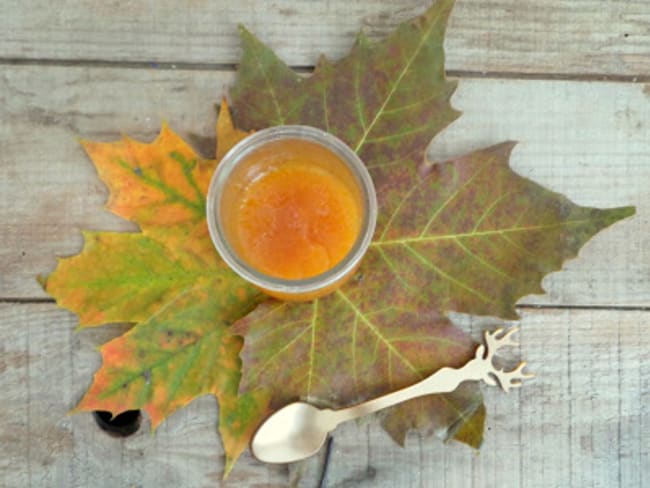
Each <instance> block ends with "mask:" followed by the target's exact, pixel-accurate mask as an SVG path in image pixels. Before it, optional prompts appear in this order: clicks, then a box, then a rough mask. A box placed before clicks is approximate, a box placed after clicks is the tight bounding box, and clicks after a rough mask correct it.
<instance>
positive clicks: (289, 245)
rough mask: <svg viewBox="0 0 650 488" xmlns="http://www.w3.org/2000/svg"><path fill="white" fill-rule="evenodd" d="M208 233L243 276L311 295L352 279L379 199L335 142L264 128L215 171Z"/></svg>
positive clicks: (284, 291)
mask: <svg viewBox="0 0 650 488" xmlns="http://www.w3.org/2000/svg"><path fill="white" fill-rule="evenodd" d="M207 219H208V227H209V229H210V236H211V237H212V240H213V242H214V244H215V247H216V248H217V250H218V251H219V254H220V255H221V257H222V258H223V259H224V261H225V262H226V263H227V264H228V265H229V266H230V267H231V268H232V269H233V270H234V271H235V272H236V273H237V274H239V275H240V276H241V277H242V278H244V279H246V280H247V281H249V282H250V283H253V284H254V285H256V286H258V287H259V288H261V289H262V290H263V291H264V292H266V293H267V294H269V295H271V296H274V297H276V298H279V299H282V300H303V301H306V300H312V299H314V298H316V297H320V296H323V295H326V294H328V293H330V292H332V291H334V290H335V289H336V288H338V287H339V286H340V285H342V284H343V283H344V282H345V281H346V280H347V279H349V278H350V277H351V275H352V274H353V273H354V271H355V270H356V269H357V267H358V265H359V263H360V261H361V258H362V257H363V255H364V254H365V252H366V250H367V248H368V245H369V244H370V241H371V239H372V235H373V232H374V230H375V222H376V219H377V199H376V196H375V189H374V186H373V183H372V179H371V177H370V175H369V174H368V171H367V170H366V168H365V166H364V165H363V163H362V162H361V160H360V159H359V158H358V156H357V155H356V153H355V152H354V151H352V149H350V148H349V147H348V146H347V145H345V144H344V143H343V142H342V141H341V140H339V139H337V138H336V137H334V136H333V135H331V134H329V133H327V132H324V131H322V130H318V129H315V128H312V127H307V126H296V125H291V126H278V127H273V128H270V129H264V130H261V131H259V132H256V133H254V134H253V135H251V136H249V137H247V138H246V139H244V140H243V141H241V142H240V143H239V144H237V145H236V146H235V147H233V148H232V149H231V150H230V151H229V152H228V153H227V154H226V155H225V156H224V158H223V160H222V161H221V162H220V163H219V165H218V166H217V170H216V171H215V173H214V175H213V176H212V181H211V182H210V188H209V190H208V199H207Z"/></svg>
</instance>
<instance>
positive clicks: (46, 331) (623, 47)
mask: <svg viewBox="0 0 650 488" xmlns="http://www.w3.org/2000/svg"><path fill="white" fill-rule="evenodd" d="M428 3H429V2H428V1H423V0H404V1H401V2H399V4H398V3H397V2H393V3H392V4H391V3H390V2H382V1H380V0H346V1H343V0H329V1H327V2H318V1H307V0H297V1H295V0H294V1H290V2H289V1H275V2H255V1H254V0H238V1H236V2H235V1H225V0H215V1H206V0H192V1H189V0H188V1H187V2H184V3H179V2H173V1H170V0H162V1H154V0H139V1H137V2H118V1H113V2H105V1H98V0H84V1H81V2H45V1H44V0H27V1H24V2H17V1H11V0H10V1H9V2H5V4H3V5H2V9H1V13H0V392H1V393H0V486H2V487H5V486H6V487H8V488H13V487H17V488H18V487H20V488H23V487H39V488H40V487H50V486H52V487H62V486H65V487H87V486H93V487H95V486H97V487H100V488H101V487H114V486H129V487H131V486H137V487H159V486H181V487H186V486H187V487H192V488H193V487H204V486H206V487H207V486H219V485H220V476H221V472H222V466H223V464H222V457H221V456H222V449H221V446H220V444H219V441H218V438H217V435H216V431H215V428H216V418H217V411H216V408H217V407H216V402H215V401H214V400H213V399H211V398H208V397H204V398H201V399H198V400H196V401H195V402H193V403H192V404H191V405H190V406H189V407H188V408H186V409H183V410H181V411H179V412H178V413H176V414H175V415H174V416H172V418H171V419H169V420H168V421H167V422H165V423H164V424H163V425H162V426H161V427H160V428H159V429H158V431H157V432H156V433H155V435H153V436H151V435H150V434H149V433H148V432H147V425H146V424H145V426H144V428H142V429H141V430H140V431H139V432H138V433H137V434H135V435H133V436H131V437H129V438H127V439H122V440H116V439H114V438H111V437H109V436H107V435H106V434H105V433H103V432H101V431H100V430H99V429H98V428H97V426H96V425H95V423H94V421H93V420H92V418H91V417H90V415H87V414H82V415H76V416H67V415H66V412H67V411H68V410H69V409H70V408H72V407H73V406H74V404H75V403H76V402H77V401H78V399H79V397H80V395H81V394H82V392H83V391H84V390H85V388H86V387H87V386H88V384H89V383H90V381H91V377H92V372H93V371H94V370H95V369H96V367H97V366H98V365H99V355H98V353H97V352H96V351H95V350H94V346H95V345H98V344H100V343H102V342H104V341H106V340H108V339H110V338H111V337H114V335H115V334H117V332H118V330H119V328H117V327H107V328H99V329H96V330H91V331H83V332H81V333H76V334H75V333H73V332H72V331H73V328H74V325H75V323H76V321H75V318H74V317H73V316H72V315H70V314H68V313H67V312H65V311H61V310H57V309H56V308H55V306H54V305H53V304H52V303H36V301H38V300H43V299H45V298H46V296H45V295H44V294H43V292H42V291H41V290H40V288H39V287H38V285H37V284H36V282H35V280H34V276H35V275H36V274H38V273H47V272H49V271H51V270H52V269H53V267H54V265H55V262H54V256H56V255H69V254H74V253H76V252H78V250H79V249H80V246H81V237H80V233H79V231H80V230H81V229H86V228H89V229H112V230H128V229H132V227H131V226H130V225H129V224H127V223H125V222H123V221H120V220H119V219H118V218H116V217H114V216H112V215H111V214H109V213H107V212H104V211H103V210H101V207H102V204H103V202H104V200H105V198H106V192H105V189H104V187H103V185H102V184H101V182H100V181H99V180H98V179H97V177H96V174H95V172H94V170H93V169H92V166H91V164H90V162H89V161H88V160H87V158H86V157H85V155H84V154H83V152H82V151H81V149H80V148H79V146H78V144H77V142H76V140H75V139H76V137H85V138H91V139H98V140H105V141H108V140H111V139H114V138H116V137H118V136H119V135H120V133H121V132H124V133H128V134H130V135H132V136H136V137H139V138H142V139H151V138H152V137H153V136H154V135H155V133H156V131H157V130H158V128H159V126H160V122H161V120H162V119H166V120H168V121H169V122H170V123H171V125H172V127H174V128H175V129H177V130H178V131H179V132H180V133H181V134H182V135H184V136H186V137H188V138H190V140H192V141H194V143H195V145H196V147H197V148H198V149H200V150H201V151H202V152H203V153H204V154H206V155H210V152H211V148H212V147H213V146H214V137H213V132H214V131H213V129H214V122H215V109H214V102H215V101H217V100H218V98H219V97H220V96H221V94H222V93H224V90H225V87H226V86H227V85H228V84H230V83H231V82H232V80H233V79H234V73H233V71H232V69H231V68H232V67H231V64H232V63H235V62H236V61H237V59H238V56H239V44H238V42H239V41H238V38H237V34H236V24H237V23H238V22H241V23H244V24H246V25H247V26H248V27H249V28H251V29H252V30H253V31H254V32H255V33H257V34H258V35H259V36H260V37H261V38H262V39H263V40H265V41H267V42H268V43H270V44H271V45H272V46H273V47H275V48H276V49H277V50H278V52H279V54H280V55H281V56H282V57H283V58H284V59H285V60H286V61H287V62H288V63H290V64H292V65H298V66H310V65H312V64H313V62H314V60H315V59H316V58H317V56H318V54H320V53H321V52H325V53H326V54H327V55H328V56H330V57H333V58H336V57H338V56H340V55H342V54H343V53H344V52H345V51H346V49H347V48H348V47H349V45H350V44H351V43H352V41H353V38H354V35H355V32H356V31H357V30H358V28H359V26H362V27H363V28H364V29H365V30H366V31H367V32H368V33H369V34H370V36H371V37H375V38H376V37H380V36H382V35H384V34H386V33H387V32H388V31H390V30H391V29H392V28H393V26H394V25H396V23H398V22H399V21H401V20H403V19H405V18H408V17H411V16H412V15H415V14H417V13H419V12H420V11H422V10H423V9H424V8H425V6H426V5H427V4H428ZM446 47H447V51H448V68H449V69H450V70H452V72H454V71H455V72H456V73H457V74H460V75H461V82H460V86H459V89H458V92H457V94H456V95H455V97H454V99H453V103H454V105H455V106H456V107H457V108H459V109H461V110H463V111H464V112H465V115H464V117H462V118H461V119H460V120H459V121H458V122H456V123H455V124H454V125H452V126H451V127H450V128H449V129H448V130H447V131H445V132H444V133H443V134H442V135H441V136H440V137H439V138H438V139H437V140H436V141H434V143H433V144H432V147H431V156H432V157H433V158H436V159H439V158H443V157H446V156H451V155H456V154H458V153H461V152H465V151H468V150H471V149H474V148H477V147H480V146H486V145H489V144H493V143H495V142H499V141H502V140H506V139H516V140H519V141H521V144H520V145H519V146H518V147H517V149H516V150H515V153H514V155H513V160H512V164H513V167H514V168H515V169H516V170H517V171H518V172H520V173H521V174H523V175H525V176H527V177H530V178H532V179H534V180H536V181H538V182H540V183H542V184H544V185H546V186H549V187H551V188H553V189H554V190H557V191H560V192H562V193H565V194H567V195H568V196H569V197H571V198H572V199H573V200H575V201H577V202H578V203H581V204H584V205H595V206H602V207H609V206H619V205H630V204H632V205H637V209H638V213H637V215H636V216H635V217H633V218H631V219H628V220H626V221H624V222H621V223H619V224H617V225H615V226H613V227H612V228H611V229H608V230H607V231H605V232H603V233H601V234H599V235H598V236H597V237H596V238H595V239H593V240H592V241H591V242H590V243H589V244H588V245H587V246H586V247H585V248H584V249H583V251H582V252H581V254H580V257H579V258H578V259H576V260H573V261H571V262H569V263H567V264H566V266H565V270H564V271H563V272H561V273H556V274H553V275H551V276H550V277H548V278H547V279H545V281H544V286H545V288H546V290H547V291H548V293H547V294H546V295H543V296H536V297H526V298H524V299H523V300H522V303H523V304H525V305H527V306H525V307H523V308H522V309H521V312H522V314H523V321H522V328H523V333H522V334H523V335H522V337H521V342H522V347H521V350H520V351H519V352H520V354H521V356H522V357H524V358H525V359H527V360H528V361H529V363H530V368H531V369H532V370H534V371H535V372H536V373H537V375H538V378H537V379H536V380H535V381H534V383H531V384H529V385H528V386H527V387H526V388H524V389H522V390H521V391H518V392H515V393H511V394H510V395H504V394H502V393H500V392H498V391H496V390H495V389H488V390H487V391H486V396H487V406H488V415H489V416H488V426H489V430H488V431H487V435H486V441H485V444H484V447H483V449H482V451H481V454H480V455H477V454H475V453H473V452H471V451H469V450H468V449H466V448H464V447H463V446H460V445H455V444H452V445H449V446H446V447H443V446H441V445H440V443H439V442H438V441H436V440H426V439H420V438H419V437H417V436H412V437H410V438H409V439H408V443H407V447H406V449H401V448H399V447H397V446H395V445H394V444H392V442H390V440H389V439H388V437H387V436H386V435H385V434H383V433H382V431H381V430H380V429H379V427H378V425H377V424H376V421H374V420H373V421H369V422H366V423H362V424H360V425H356V424H352V425H346V426H344V427H343V428H342V429H340V430H339V431H337V433H336V435H335V438H334V443H333V450H332V456H331V462H330V465H329V469H328V472H327V478H326V480H325V483H324V486H330V487H333V486H337V487H344V486H369V487H370V486H373V487H374V486H386V487H389V486H390V487H392V486H406V487H409V486H414V487H415V486H418V487H425V486H449V487H454V488H455V487H464V486H467V487H469V486H477V487H479V486H480V487H495V488H496V487H540V488H541V487H544V488H546V487H566V486H576V487H607V488H609V487H625V488H628V487H633V488H636V487H638V488H641V487H644V486H646V485H647V482H648V481H647V480H648V479H650V410H649V409H650V407H649V405H650V347H649V346H650V340H649V339H648V336H647V334H645V331H646V328H647V324H648V323H650V311H648V306H649V305H650V253H649V252H648V249H649V248H650V191H649V190H648V189H649V188H650V128H649V125H648V124H649V123H650V87H649V86H648V85H645V86H644V85H643V84H642V83H639V84H637V83H634V80H635V79H636V80H637V81H640V82H648V81H650V3H648V2H647V0H627V1H618V0H611V1H607V2H604V1H602V0H537V1H533V0H498V1H492V0H490V1H484V0H458V4H457V7H456V9H455V11H454V13H453V15H452V18H451V21H450V26H449V36H448V40H447V43H446ZM175 65H176V66H180V67H182V68H183V69H174V66H175ZM155 66H160V67H161V68H162V69H156V68H155ZM217 67H218V68H219V69H213V68H217ZM482 72H489V73H491V74H492V75H491V77H487V78H486V77H482ZM603 75H606V76H608V77H610V78H613V79H616V80H619V81H620V80H624V81H626V82H625V83H612V82H607V83H603V82H590V81H588V80H593V79H597V78H598V79H599V78H602V77H603ZM558 76H560V77H567V78H570V79H568V80H565V81H558V80H556V81H551V80H550V79H552V78H557V77H558ZM537 78H539V79H537ZM3 302H4V303H3ZM535 305H542V306H544V307H547V308H543V309H536V308H531V307H532V306H535ZM548 307H550V308H548ZM458 320H460V321H461V323H462V324H463V326H464V327H467V328H468V330H471V331H472V332H473V333H474V334H475V336H476V337H478V335H479V331H480V329H481V327H482V326H484V325H489V324H490V323H491V322H490V321H489V320H478V319H475V320H469V319H467V318H466V317H458ZM321 461H322V458H314V459H313V460H310V461H309V462H306V463H304V464H299V465H295V466H290V467H289V468H287V467H269V466H264V465H261V464H259V463H257V462H255V461H254V460H253V459H251V458H250V456H249V455H246V456H244V457H243V458H242V459H241V461H240V462H239V464H238V466H237V467H236V468H235V470H234V472H233V474H232V475H231V478H230V481H229V482H228V483H226V484H225V485H226V486H260V487H262V486H286V485H287V484H293V485H297V486H300V487H312V486H316V485H317V483H318V479H319V475H320V469H321Z"/></svg>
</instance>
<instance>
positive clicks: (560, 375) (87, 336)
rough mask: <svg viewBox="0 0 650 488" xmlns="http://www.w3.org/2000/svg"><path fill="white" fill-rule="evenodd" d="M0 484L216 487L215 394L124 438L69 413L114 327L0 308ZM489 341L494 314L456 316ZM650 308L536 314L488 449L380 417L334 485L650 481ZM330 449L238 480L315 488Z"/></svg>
mask: <svg viewBox="0 0 650 488" xmlns="http://www.w3.org/2000/svg"><path fill="white" fill-rule="evenodd" d="M0 317H2V320H1V321H0V389H1V391H2V392H3V393H2V402H1V403H0V418H1V419H2V422H0V485H2V486H5V487H7V488H13V487H21V488H22V487H30V486H39V487H40V486H66V487H86V486H96V487H98V488H101V487H112V486H143V487H152V486H192V487H203V486H205V487H207V486H216V485H218V484H219V476H220V473H221V469H222V463H223V461H222V449H221V446H220V443H219V441H218V438H217V434H216V432H215V424H216V416H217V408H216V402H215V401H213V400H212V399H211V398H208V397H205V398H201V399H199V400H196V401H195V402H193V403H192V404H190V405H189V406H188V407H186V408H184V409H182V410H181V411H179V412H177V413H176V414H174V415H173V416H172V417H171V418H170V419H169V420H167V421H166V422H165V423H164V424H163V425H162V426H161V427H160V428H159V429H158V431H157V432H156V433H155V434H154V435H151V434H150V433H149V432H148V424H147V423H145V425H143V427H142V428H141V429H140V431H138V432H137V433H136V434H134V435H133V436H131V437H127V438H125V439H115V438H112V437H109V436H108V435H106V434H105V433H104V432H102V431H101V430H99V428H98V427H97V426H96V424H95V422H94V421H93V419H92V417H91V416H90V415H89V414H79V415H73V416H67V415H66V413H67V412H68V410H69V409H70V408H72V407H73V406H74V404H75V403H76V402H77V401H78V399H79V398H80V396H81V395H82V393H83V392H84V390H85V388H87V385H88V384H89V382H90V381H91V377H92V372H93V371H94V370H95V368H96V367H97V366H98V364H99V355H98V353H97V352H96V351H95V350H94V346H96V345H98V344H100V343H101V342H104V341H106V340H109V339H110V338H112V337H114V336H115V335H116V334H117V333H118V332H119V329H118V328H117V327H107V328H98V329H95V330H86V331H83V332H80V333H74V332H73V328H74V325H75V319H74V318H73V317H72V316H71V315H70V314H68V313H66V312H64V311H61V310H57V309H56V308H55V307H54V306H53V305H51V304H0ZM456 320H458V321H459V322H460V324H461V326H462V327H464V328H465V329H466V330H468V331H471V332H472V334H473V335H474V336H475V337H476V338H478V337H480V331H481V330H482V329H483V328H484V327H493V326H494V320H489V319H482V320H479V319H473V320H469V319H467V318H463V317H457V318H456ZM648 320H650V312H631V311H630V312H621V311H593V310H556V309H548V310H536V311H526V312H525V313H524V315H523V320H522V323H521V326H522V333H521V336H520V342H521V347H520V348H519V350H518V351H515V352H514V353H513V355H514V356H521V357H523V358H524V359H526V360H528V361H529V368H530V370H531V371H534V372H535V373H536V374H537V377H536V378H535V380H533V381H532V382H531V383H529V384H527V385H526V386H525V387H524V388H523V389H521V390H516V391H514V392H513V393H510V394H508V395H506V394H504V393H502V392H500V391H499V390H497V389H496V388H487V387H486V388H485V389H484V391H485V393H486V403H487V407H488V430H487V432H486V439H485V443H484V446H483V448H482V450H481V452H480V455H477V454H475V453H474V452H472V451H471V450H470V449H468V448H466V447H464V446H462V445H459V444H456V443H451V444H449V445H448V446H446V447H443V446H442V444H441V443H440V442H439V441H438V440H437V439H421V438H419V437H418V436H416V435H411V436H409V438H408V440H407V445H406V448H405V449H402V448H400V447H398V446H396V445H394V444H393V443H392V441H390V440H389V438H388V436H387V435H386V434H385V433H383V432H382V431H381V429H380V428H379V426H378V425H377V421H376V420H363V421H361V422H360V423H359V424H354V423H352V424H348V425H345V426H342V427H341V428H339V429H338V430H337V431H336V433H335V436H334V443H333V449H332V453H331V459H330V465H329V468H328V474H327V479H326V483H325V486H360V487H363V486H368V487H370V486H372V487H390V486H400V487H410V486H413V487H420V486H438V485H440V486H453V487H461V488H462V487H470V486H486V487H497V486H498V487H505V488H507V487H517V488H519V487H530V488H532V487H539V488H542V487H544V488H546V487H551V486H557V487H560V486H580V487H603V488H605V487H606V488H617V487H621V488H623V487H625V488H634V487H639V488H641V487H642V486H643V482H644V480H647V479H649V477H650V410H649V409H648V405H650V340H649V339H648V335H647V333H646V328H647V327H646V325H647V323H648ZM321 461H322V457H321V458H320V459H319V458H315V459H314V460H310V461H309V462H306V463H303V464H298V465H294V466H291V467H290V471H291V476H289V473H288V471H287V468H286V467H269V466H265V465H262V464H260V463H258V462H256V461H254V460H253V459H252V458H251V457H250V455H249V454H246V455H244V456H243V457H242V459H241V461H240V462H239V463H238V465H237V466H236V468H235V470H234V471H233V474H232V477H231V479H230V482H229V483H227V484H226V485H227V486H252V485H255V486H260V487H265V486H284V485H286V484H288V483H289V481H291V482H292V483H294V484H295V485H297V486H303V487H309V488H311V487H313V486H316V482H317V480H318V477H319V475H320V469H321Z"/></svg>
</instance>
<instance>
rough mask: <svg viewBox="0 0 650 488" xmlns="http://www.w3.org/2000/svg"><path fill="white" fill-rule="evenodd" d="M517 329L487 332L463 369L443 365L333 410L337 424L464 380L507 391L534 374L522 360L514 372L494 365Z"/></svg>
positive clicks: (447, 388) (450, 388)
mask: <svg viewBox="0 0 650 488" xmlns="http://www.w3.org/2000/svg"><path fill="white" fill-rule="evenodd" d="M517 330H518V329H517V328H515V327H513V328H511V329H510V330H509V331H506V332H504V333H503V334H502V332H503V329H497V330H495V331H494V332H489V331H485V336H484V342H485V344H481V345H479V346H478V347H477V348H476V353H475V354H474V358H473V359H471V360H470V361H468V362H467V363H465V365H464V366H462V367H461V368H457V369H456V368H441V369H439V370H438V371H436V372H435V373H433V374H432V375H431V376H428V377H426V378H425V379H423V380H422V381H420V382H418V383H415V384H413V385H411V386H408V387H406V388H403V389H401V390H397V391H395V392H392V393H388V394H387V395H383V396H380V397H378V398H375V399H373V400H369V401H367V402H364V403H361V404H359V405H354V406H352V407H348V408H344V409H341V410H335V411H333V412H332V413H333V416H332V417H333V418H332V420H333V421H334V423H335V425H338V424H340V423H341V422H345V421H348V420H352V419H355V418H358V417H362V416H364V415H368V414H370V413H373V412H377V411H379V410H383V409H384V408H388V407H392V406H393V405H397V404H398V403H402V402H405V401H407V400H411V399H413V398H417V397H420V396H424V395H431V394H434V393H447V392H450V391H454V390H455V389H456V388H458V386H459V385H460V384H461V383H463V382H464V381H470V380H473V381H480V380H483V381H485V382H486V383H487V384H488V385H491V386H494V385H496V384H497V383H496V382H497V381H498V382H499V385H500V386H501V388H502V389H503V390H504V391H506V392H507V391H508V390H509V389H510V388H516V387H519V386H521V384H522V381H523V380H524V379H526V378H531V377H532V376H533V375H532V374H529V373H524V372H523V369H524V367H525V366H526V363H525V362H522V363H520V364H519V365H518V366H517V367H516V368H515V369H513V370H511V371H504V370H503V369H499V368H497V367H495V366H494V364H493V362H492V360H493V358H494V355H495V353H496V352H497V351H498V350H499V349H501V348H503V347H506V346H516V345H517V343H516V342H515V341H513V340H512V338H511V336H512V334H514V333H515V332H516V331H517Z"/></svg>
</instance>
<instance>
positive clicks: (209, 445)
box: [0, 304, 287, 488]
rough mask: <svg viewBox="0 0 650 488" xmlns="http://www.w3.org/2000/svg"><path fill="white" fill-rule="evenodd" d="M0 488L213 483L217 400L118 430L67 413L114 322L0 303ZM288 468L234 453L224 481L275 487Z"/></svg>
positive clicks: (217, 472) (217, 468) (217, 476)
mask: <svg viewBox="0 0 650 488" xmlns="http://www.w3.org/2000/svg"><path fill="white" fill-rule="evenodd" d="M0 317H2V320H0V391H2V401H1V402H0V419H1V421H0V486H3V487H6V488H23V487H45V486H52V487H64V486H65V487H70V488H74V487H79V488H82V487H88V486H95V487H107V488H108V487H115V486H148V487H153V486H192V487H197V488H198V487H206V488H207V487H214V486H217V485H219V481H220V480H221V476H222V467H223V450H222V448H221V444H220V442H219V439H218V436H217V432H216V426H217V415H218V411H217V405H216V401H215V400H214V399H213V398H211V397H202V398H200V399H198V400H196V401H194V402H193V403H192V404H191V405H190V406H189V407H188V408H186V409H183V410H180V411H179V412H177V413H176V414H174V415H173V416H172V417H171V418H170V419H169V420H168V421H166V422H165V423H164V424H163V425H162V426H161V427H160V428H159V429H158V430H157V431H156V433H155V434H154V435H152V434H151V433H150V430H149V424H148V421H147V422H143V425H142V426H141V428H140V430H139V431H138V432H137V433H135V434H134V435H132V436H130V437H127V438H114V437H110V436H109V435H107V434H106V433H105V432H103V431H101V430H100V429H99V427H98V426H97V425H96V423H95V421H94V420H93V418H92V416H91V415H90V414H78V415H71V416H70V415H68V411H69V410H70V409H71V408H72V407H74V406H75V404H76V403H77V402H78V400H79V398H81V395H82V394H83V392H84V391H85V389H86V388H87V387H88V385H89V384H90V381H91V379H92V374H93V372H94V370H95V369H96V368H97V367H98V366H99V363H100V357H99V353H98V352H97V351H96V350H95V347H96V346H98V345H99V344H101V343H103V342H105V341H107V340H109V339H111V338H112V337H114V336H116V335H117V334H118V333H119V329H118V328H117V327H107V328H99V329H94V330H86V331H83V332H80V333H74V332H73V329H74V327H75V323H76V320H75V318H74V317H73V316H72V315H71V314H69V313H67V312H64V311H61V310H58V309H56V308H55V307H54V306H53V305H51V304H21V305H11V304H0ZM286 479H287V471H286V469H285V468H283V467H277V466H275V467H274V466H265V465H262V464H260V463H258V462H256V461H254V460H253V459H252V458H251V457H250V455H248V454H246V455H244V456H243V457H242V459H241V461H240V462H239V463H238V465H237V470H236V471H235V472H234V473H233V475H232V477H231V481H232V486H252V485H255V486H260V487H262V486H284V485H285V484H286Z"/></svg>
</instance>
